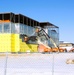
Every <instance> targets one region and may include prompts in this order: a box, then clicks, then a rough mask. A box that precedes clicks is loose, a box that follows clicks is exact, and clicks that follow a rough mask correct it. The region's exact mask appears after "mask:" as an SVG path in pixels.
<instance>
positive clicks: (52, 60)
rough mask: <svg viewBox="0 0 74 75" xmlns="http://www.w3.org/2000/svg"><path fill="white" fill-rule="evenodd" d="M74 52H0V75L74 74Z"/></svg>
mask: <svg viewBox="0 0 74 75" xmlns="http://www.w3.org/2000/svg"><path fill="white" fill-rule="evenodd" d="M70 59H71V60H74V53H53V54H40V53H39V54H37V53H35V54H16V55H14V54H13V55H11V54H8V56H7V64H6V56H5V55H2V54H0V75H74V64H67V63H66V62H67V60H70Z"/></svg>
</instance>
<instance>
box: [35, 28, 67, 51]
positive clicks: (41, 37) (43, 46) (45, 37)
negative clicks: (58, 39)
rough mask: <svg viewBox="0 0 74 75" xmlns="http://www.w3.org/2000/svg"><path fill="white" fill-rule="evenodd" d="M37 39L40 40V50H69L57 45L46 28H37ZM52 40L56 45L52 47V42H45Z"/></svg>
mask: <svg viewBox="0 0 74 75" xmlns="http://www.w3.org/2000/svg"><path fill="white" fill-rule="evenodd" d="M36 33H37V34H38V35H37V41H38V44H39V45H38V51H39V52H67V50H66V48H60V47H57V45H56V43H55V42H54V40H53V39H52V38H51V37H50V36H49V35H48V34H47V33H46V32H45V30H44V29H42V28H40V29H39V28H38V29H37V30H36ZM48 41H51V42H52V44H53V45H54V47H51V46H50V44H49V45H48V44H47V43H45V42H48Z"/></svg>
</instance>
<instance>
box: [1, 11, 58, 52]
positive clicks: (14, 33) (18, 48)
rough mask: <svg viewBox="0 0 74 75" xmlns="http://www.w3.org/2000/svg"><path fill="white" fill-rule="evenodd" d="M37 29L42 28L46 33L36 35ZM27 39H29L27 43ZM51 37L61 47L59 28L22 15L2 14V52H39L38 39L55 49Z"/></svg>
mask: <svg viewBox="0 0 74 75" xmlns="http://www.w3.org/2000/svg"><path fill="white" fill-rule="evenodd" d="M36 28H42V29H43V30H44V32H45V33H44V34H43V32H42V31H41V32H40V33H39V35H38V34H36V33H35V31H36ZM46 35H47V36H49V37H48V38H49V41H48V40H47V39H48V38H47V37H46ZM36 36H38V37H36ZM25 37H29V39H28V41H27V42H26V41H25ZM50 37H51V38H52V39H53V41H54V42H55V44H56V46H59V27H57V26H55V25H53V24H51V23H49V22H38V21H36V20H34V19H31V18H29V17H27V16H24V15H22V14H14V13H12V12H10V13H0V52H39V48H38V47H39V43H38V42H37V38H39V39H40V42H41V43H42V44H47V45H48V46H49V47H54V44H53V42H52V41H51V40H50Z"/></svg>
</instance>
